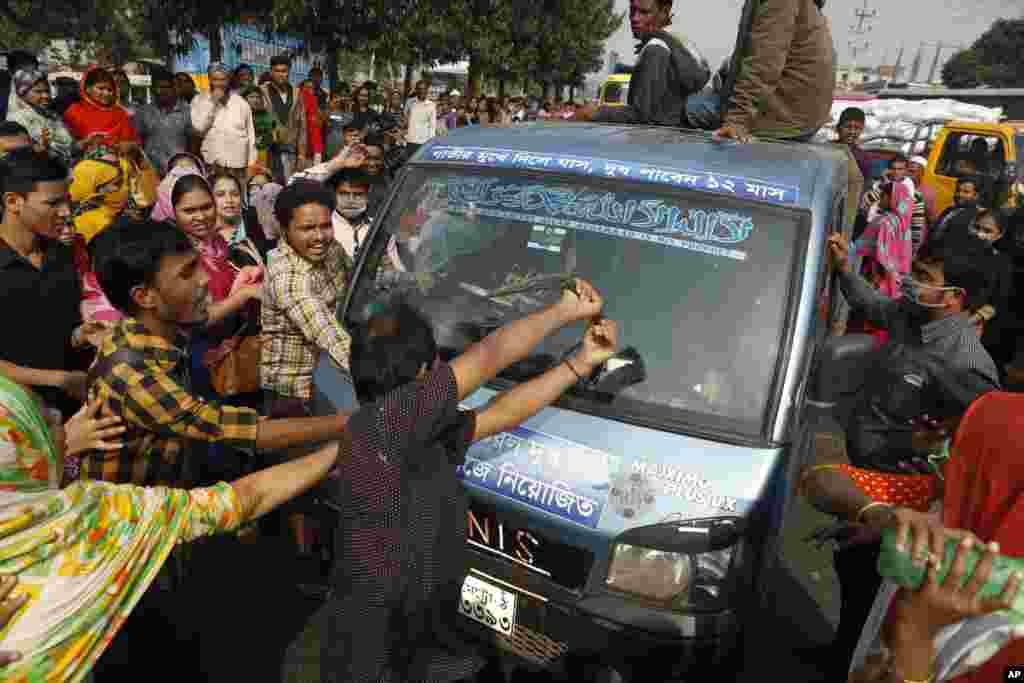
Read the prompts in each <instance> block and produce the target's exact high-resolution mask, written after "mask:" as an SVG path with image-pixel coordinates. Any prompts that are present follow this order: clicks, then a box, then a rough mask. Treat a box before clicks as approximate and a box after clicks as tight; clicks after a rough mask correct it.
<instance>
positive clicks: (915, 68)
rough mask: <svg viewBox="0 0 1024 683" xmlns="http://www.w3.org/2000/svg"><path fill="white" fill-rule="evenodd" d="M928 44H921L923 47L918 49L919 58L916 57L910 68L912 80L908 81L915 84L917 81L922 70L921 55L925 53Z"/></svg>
mask: <svg viewBox="0 0 1024 683" xmlns="http://www.w3.org/2000/svg"><path fill="white" fill-rule="evenodd" d="M925 45H927V43H921V47H919V48H918V49H917V56H916V57H914V63H913V64H912V65H911V66H910V78H908V79H907V81H909V82H911V83H913V82H915V81H916V80H917V72H919V71H920V70H921V55H922V53H923V52H924V46H925Z"/></svg>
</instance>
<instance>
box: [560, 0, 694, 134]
mask: <svg viewBox="0 0 1024 683" xmlns="http://www.w3.org/2000/svg"><path fill="white" fill-rule="evenodd" d="M629 22H630V25H631V27H632V29H633V37H635V38H636V39H637V40H638V41H640V43H639V45H638V46H637V61H636V66H635V67H634V69H633V74H632V77H631V78H630V85H629V99H628V102H627V104H626V106H625V107H601V108H600V109H596V110H595V108H593V107H588V108H585V109H583V110H580V111H577V113H576V117H575V118H576V120H587V119H590V120H592V121H607V122H612V123H649V124H655V125H662V126H678V125H680V124H681V123H682V122H683V121H684V120H685V117H686V114H685V112H686V100H687V97H689V96H690V95H693V94H695V93H697V92H700V90H701V88H703V87H704V85H705V84H706V83H707V82H708V79H709V78H710V77H711V67H709V66H708V62H707V60H706V59H704V57H703V56H702V55H701V54H700V52H698V51H697V48H696V46H695V45H694V44H693V43H691V42H690V41H689V40H687V39H686V38H685V37H683V36H682V35H681V34H680V33H679V32H678V30H677V28H676V27H675V26H673V25H672V0H630V3H629Z"/></svg>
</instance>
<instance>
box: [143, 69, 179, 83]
mask: <svg viewBox="0 0 1024 683" xmlns="http://www.w3.org/2000/svg"><path fill="white" fill-rule="evenodd" d="M149 78H150V83H152V84H153V85H154V86H156V84H157V83H170V84H171V85H174V80H175V79H174V74H173V73H171V72H170V71H168V70H167V69H165V68H163V67H157V68H154V69H153V70H151V71H150V73H149Z"/></svg>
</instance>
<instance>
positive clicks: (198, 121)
mask: <svg viewBox="0 0 1024 683" xmlns="http://www.w3.org/2000/svg"><path fill="white" fill-rule="evenodd" d="M219 107H220V104H219V103H218V102H217V101H216V100H214V99H213V97H212V96H206V95H204V94H203V93H200V94H198V95H196V96H195V97H194V98H193V99H192V130H194V131H195V132H196V133H198V134H199V136H200V137H202V136H203V135H206V134H207V133H208V132H209V131H210V128H212V127H213V121H214V119H216V118H217V110H218V108H219Z"/></svg>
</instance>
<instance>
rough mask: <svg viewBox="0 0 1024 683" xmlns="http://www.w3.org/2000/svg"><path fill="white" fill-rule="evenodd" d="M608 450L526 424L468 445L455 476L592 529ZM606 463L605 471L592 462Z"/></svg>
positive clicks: (601, 502)
mask: <svg viewBox="0 0 1024 683" xmlns="http://www.w3.org/2000/svg"><path fill="white" fill-rule="evenodd" d="M607 461H608V455H607V454H606V453H602V452H601V451H597V450H595V449H593V448H588V447H587V446H583V445H582V444H577V443H573V442H571V441H567V440H565V439H562V438H559V437H556V436H551V435H548V434H543V433H541V432H537V431H534V430H532V429H527V428H526V427H515V428H514V429H512V430H510V431H508V432H503V433H501V434H497V435H495V436H492V437H490V438H488V439H484V440H483V441H480V442H479V443H476V444H474V445H473V447H472V448H470V450H469V453H468V454H467V456H466V461H465V464H464V465H461V466H459V468H458V477H459V478H460V479H461V480H462V481H464V482H465V483H467V484H472V485H474V486H479V487H481V488H485V489H487V490H489V491H493V492H494V493H496V494H498V495H500V496H504V497H506V498H510V499H512V500H515V501H518V502H520V503H523V504H525V505H529V506H530V507H533V508H537V509H539V510H543V511H544V512H548V513H551V514H553V515H557V516H558V517H561V518H563V519H567V520H569V521H572V522H575V523H576V524H579V525H581V526H585V527H588V528H590V529H596V528H597V526H598V524H599V523H600V521H601V514H602V512H604V508H605V506H606V505H607V503H608V490H607V489H608V487H607V481H608V475H607V469H606V468H607ZM598 462H601V463H605V469H604V474H603V475H600V474H598V475H597V478H596V479H594V480H593V481H589V479H590V478H591V477H593V476H594V475H595V474H596V473H597V472H598V471H600V469H601V468H595V467H593V465H594V464H595V463H598Z"/></svg>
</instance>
